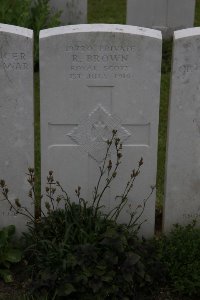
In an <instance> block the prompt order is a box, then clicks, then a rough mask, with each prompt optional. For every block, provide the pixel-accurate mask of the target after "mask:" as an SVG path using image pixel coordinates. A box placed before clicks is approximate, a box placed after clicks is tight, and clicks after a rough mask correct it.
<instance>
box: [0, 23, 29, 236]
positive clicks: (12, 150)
mask: <svg viewBox="0 0 200 300" xmlns="http://www.w3.org/2000/svg"><path fill="white" fill-rule="evenodd" d="M32 49H33V32H32V30H28V29H25V28H20V27H16V26H11V25H4V24H0V129H1V135H0V145H1V148H0V178H1V179H2V178H3V179H5V181H6V183H7V185H8V187H9V191H10V192H9V195H10V198H11V199H12V200H13V199H16V198H19V199H20V200H21V203H22V205H25V206H26V207H27V208H28V209H29V210H31V211H33V206H31V204H30V201H29V198H28V188H29V186H28V184H27V182H26V175H25V173H26V172H27V168H28V167H29V166H32V167H33V164H34V131H33V51H32ZM2 198H3V197H2V195H0V227H2V226H7V225H9V224H15V225H16V227H17V229H18V232H20V231H22V230H24V228H25V223H26V220H25V218H23V217H22V216H20V215H17V216H15V215H14V212H13V211H9V205H8V203H7V202H6V201H2Z"/></svg>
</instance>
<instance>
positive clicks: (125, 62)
mask: <svg viewBox="0 0 200 300" xmlns="http://www.w3.org/2000/svg"><path fill="white" fill-rule="evenodd" d="M135 51H136V47H135V46H134V45H127V46H121V45H107V44H105V45H87V44H85V43H84V42H81V41H79V42H77V41H75V42H73V41H72V42H70V43H69V44H68V45H66V49H65V53H66V56H67V59H68V61H70V62H71V64H70V66H67V78H68V79H71V80H80V79H88V80H98V79H99V80H107V79H118V80H122V79H123V80H130V79H132V78H134V75H133V70H132V67H131V65H132V64H131V62H130V56H131V55H133V54H134V53H135Z"/></svg>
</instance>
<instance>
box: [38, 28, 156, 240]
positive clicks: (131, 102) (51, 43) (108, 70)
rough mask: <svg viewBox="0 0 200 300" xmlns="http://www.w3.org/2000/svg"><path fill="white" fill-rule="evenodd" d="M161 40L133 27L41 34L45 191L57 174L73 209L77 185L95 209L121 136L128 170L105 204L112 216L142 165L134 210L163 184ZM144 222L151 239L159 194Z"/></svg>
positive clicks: (123, 219) (148, 206)
mask: <svg viewBox="0 0 200 300" xmlns="http://www.w3.org/2000/svg"><path fill="white" fill-rule="evenodd" d="M161 39H162V38H161V34H160V32H159V31H156V30H151V29H143V28H138V27H133V26H126V25H125V26H124V25H106V24H101V25H80V26H79V25H77V26H66V27H60V28H54V29H47V30H43V31H41V33H40V80H41V86H40V91H41V164H42V183H43V190H44V186H45V184H46V176H47V174H48V171H49V170H53V171H54V175H55V179H56V180H58V181H60V183H61V184H62V186H63V187H64V188H65V189H66V190H67V192H68V193H69V195H70V197H71V200H72V201H73V200H74V199H76V198H75V192H74V191H75V189H76V188H77V186H78V185H79V186H81V187H82V196H83V197H84V198H85V199H89V200H90V201H91V199H92V191H93V188H94V186H95V185H96V183H97V179H98V176H99V165H100V164H101V162H102V158H103V157H104V153H105V148H106V140H108V139H109V138H110V137H111V135H112V130H113V129H117V130H118V135H119V137H120V138H121V141H122V142H123V145H124V150H123V154H124V155H123V163H122V164H121V165H120V170H119V173H118V176H117V178H116V180H115V182H114V184H113V186H112V188H111V190H110V191H109V193H107V195H106V198H104V199H103V204H104V205H105V206H106V209H111V208H112V207H113V206H114V205H115V203H116V202H115V201H116V200H115V196H116V195H119V194H121V192H122V190H123V189H124V188H125V184H126V182H127V181H128V178H129V175H130V173H131V171H132V170H133V168H135V167H137V163H138V161H139V160H140V158H141V157H143V159H144V166H143V168H142V171H141V174H140V176H139V177H138V178H137V180H136V182H135V188H134V189H133V191H132V192H131V193H130V196H129V204H130V205H131V207H132V209H134V208H136V207H137V206H138V205H139V204H142V203H143V199H145V198H146V197H147V196H148V195H149V193H150V191H151V186H152V185H155V183H156V165H157V139H158V114H159V91H160V67H161V51H162V50H161V44H162V41H161ZM112 155H114V153H112ZM111 158H113V156H111ZM129 211H130V209H129ZM139 211H141V208H139ZM127 214H128V212H127V209H125V211H124V213H123V214H122V216H121V219H120V221H121V222H127V221H128V215H127ZM145 219H147V221H146V222H145V223H144V224H143V225H142V228H141V233H142V234H143V235H145V236H152V235H153V232H154V219H155V193H154V194H153V195H152V197H151V198H150V199H149V201H148V202H147V204H146V208H145V212H144V214H143V216H142V218H141V220H140V221H144V220H145Z"/></svg>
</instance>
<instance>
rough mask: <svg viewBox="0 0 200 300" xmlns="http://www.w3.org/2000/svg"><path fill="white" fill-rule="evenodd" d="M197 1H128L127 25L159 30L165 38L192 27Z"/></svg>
mask: <svg viewBox="0 0 200 300" xmlns="http://www.w3.org/2000/svg"><path fill="white" fill-rule="evenodd" d="M195 2H196V1H195V0H128V1H127V24H130V25H137V26H142V27H148V28H154V29H159V30H161V31H162V32H163V36H164V37H169V36H170V35H172V33H173V31H174V30H177V29H182V28H188V27H192V26H193V24H194V15H195Z"/></svg>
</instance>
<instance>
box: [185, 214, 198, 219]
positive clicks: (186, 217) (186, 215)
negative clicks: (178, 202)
mask: <svg viewBox="0 0 200 300" xmlns="http://www.w3.org/2000/svg"><path fill="white" fill-rule="evenodd" d="M197 218H200V213H191V214H183V219H186V220H194V219H197Z"/></svg>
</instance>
